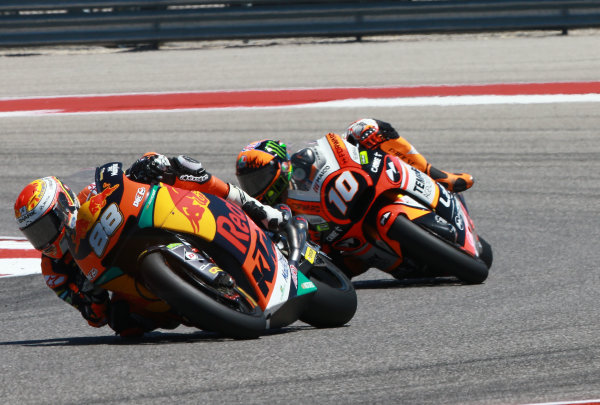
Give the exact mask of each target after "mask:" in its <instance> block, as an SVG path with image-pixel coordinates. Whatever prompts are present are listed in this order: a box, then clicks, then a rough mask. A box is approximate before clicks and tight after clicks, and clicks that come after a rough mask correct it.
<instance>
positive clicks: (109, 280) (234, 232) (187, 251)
mask: <svg viewBox="0 0 600 405" xmlns="http://www.w3.org/2000/svg"><path fill="white" fill-rule="evenodd" d="M95 184H96V189H97V194H96V195H94V196H92V197H91V198H90V199H89V200H88V201H87V202H85V203H84V204H82V206H81V207H80V209H79V211H78V215H77V221H76V225H75V232H74V236H73V238H71V241H70V243H71V244H72V246H71V247H72V248H71V251H72V252H74V255H73V256H74V258H75V260H76V262H77V263H78V265H79V266H80V268H81V270H82V272H83V273H84V274H85V276H86V277H87V278H88V279H89V280H90V281H91V282H92V283H94V284H95V285H98V286H100V287H102V288H104V289H106V290H109V291H111V292H112V294H113V299H114V297H117V296H118V297H119V299H121V300H123V299H124V300H126V301H127V302H128V303H129V306H130V307H131V308H134V309H135V311H136V313H139V314H143V315H144V316H146V317H149V318H151V319H154V320H157V321H158V322H159V324H163V325H168V324H170V323H173V321H175V322H176V324H177V322H179V323H183V324H185V325H188V326H195V327H198V328H200V329H204V330H208V331H217V332H221V333H222V334H224V335H226V336H230V337H234V338H254V337H257V336H259V335H260V334H262V333H263V332H264V331H265V330H267V329H269V328H280V327H283V326H286V325H289V324H291V323H293V322H295V321H297V320H301V321H303V322H306V323H308V324H310V325H313V326H316V327H337V326H341V325H344V324H346V323H347V322H348V321H349V320H350V319H351V318H352V317H353V315H354V313H355V311H356V306H357V298H356V292H355V290H354V288H353V286H352V284H351V282H350V281H349V279H348V278H347V277H346V276H345V275H344V274H343V272H341V270H339V269H338V268H336V267H335V265H333V263H332V262H331V260H330V259H329V257H328V256H327V255H325V254H324V253H323V252H322V251H321V249H320V248H319V246H318V245H316V244H314V243H311V242H310V241H309V240H307V236H306V235H307V228H308V224H307V223H306V220H304V219H303V218H300V217H296V218H293V220H292V221H290V224H289V225H288V226H287V228H286V229H285V231H283V232H281V233H267V232H265V231H263V229H262V228H260V227H259V226H257V225H256V224H255V223H254V222H253V221H252V220H251V219H249V218H248V217H247V216H246V214H245V213H244V212H243V211H242V210H241V208H239V207H238V206H236V205H235V204H232V203H230V202H228V201H226V200H223V199H221V198H219V197H217V196H214V195H211V194H207V193H201V192H198V191H188V190H182V189H178V188H175V187H171V186H168V185H165V184H162V183H160V184H155V185H147V184H141V183H137V182H134V181H132V180H129V179H128V178H127V176H125V174H124V172H123V170H122V166H121V164H120V163H118V162H115V163H109V164H106V165H104V166H101V167H99V168H97V169H96V172H95Z"/></svg>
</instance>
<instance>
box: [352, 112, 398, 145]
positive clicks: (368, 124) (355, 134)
mask: <svg viewBox="0 0 600 405" xmlns="http://www.w3.org/2000/svg"><path fill="white" fill-rule="evenodd" d="M399 137H400V135H398V132H397V131H396V130H395V129H394V127H392V125H391V124H389V123H387V122H385V121H380V120H375V119H371V118H363V119H361V120H358V121H356V122H353V123H352V124H350V126H349V127H348V129H347V130H346V133H345V138H346V139H347V140H348V142H350V143H352V144H354V145H356V144H357V143H358V144H360V145H362V146H364V147H365V148H367V149H376V148H377V147H378V146H379V145H381V144H382V143H383V142H385V141H389V140H390V139H398V138H399Z"/></svg>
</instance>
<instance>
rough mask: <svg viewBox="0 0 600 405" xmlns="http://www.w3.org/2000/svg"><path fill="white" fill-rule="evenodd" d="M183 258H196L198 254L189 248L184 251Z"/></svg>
mask: <svg viewBox="0 0 600 405" xmlns="http://www.w3.org/2000/svg"><path fill="white" fill-rule="evenodd" d="M183 255H184V257H185V260H198V255H197V254H196V253H194V252H192V251H190V250H186V251H185V252H184V254H183Z"/></svg>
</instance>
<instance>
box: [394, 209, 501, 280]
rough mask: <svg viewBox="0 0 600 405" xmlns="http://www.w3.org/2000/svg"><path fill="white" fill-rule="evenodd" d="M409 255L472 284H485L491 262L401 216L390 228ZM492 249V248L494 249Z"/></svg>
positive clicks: (430, 266)
mask: <svg viewBox="0 0 600 405" xmlns="http://www.w3.org/2000/svg"><path fill="white" fill-rule="evenodd" d="M389 236H390V237H391V238H393V239H395V240H397V241H398V242H400V246H401V249H402V253H403V255H404V256H406V257H410V258H413V259H415V260H416V261H417V262H419V263H423V264H426V265H427V266H428V268H429V269H430V270H434V271H441V272H444V273H450V274H452V275H454V276H455V277H457V278H458V279H459V280H461V281H463V282H465V283H469V284H479V283H483V282H484V281H485V279H486V278H487V276H488V266H487V264H486V263H485V262H484V261H483V260H481V259H479V258H476V257H473V256H470V255H469V254H467V253H465V252H463V251H461V250H460V249H459V248H458V247H456V246H453V245H452V244H450V243H449V242H447V241H445V240H443V239H442V238H440V237H438V236H436V235H435V234H433V233H431V232H429V231H427V230H425V229H423V228H421V227H420V226H418V225H416V224H414V223H412V222H411V221H410V220H409V219H408V218H406V217H404V216H401V215H399V216H398V217H397V218H396V220H395V221H394V223H393V224H392V226H391V228H390V230H389ZM490 252H491V248H490Z"/></svg>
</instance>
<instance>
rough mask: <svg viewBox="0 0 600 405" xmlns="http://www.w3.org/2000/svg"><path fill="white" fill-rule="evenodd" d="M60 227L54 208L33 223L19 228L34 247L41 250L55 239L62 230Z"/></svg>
mask: <svg viewBox="0 0 600 405" xmlns="http://www.w3.org/2000/svg"><path fill="white" fill-rule="evenodd" d="M62 227H63V225H62V222H61V221H60V220H59V219H58V216H57V215H56V213H55V212H54V210H51V211H50V212H48V213H47V214H46V215H44V216H42V217H41V218H40V219H38V220H37V221H35V222H34V223H33V224H31V225H29V226H28V227H26V228H23V229H21V231H22V232H23V234H24V235H25V237H26V238H27V239H28V240H29V242H31V244H32V245H33V247H34V248H35V249H37V250H43V249H44V248H46V247H47V246H48V245H49V244H51V243H52V242H54V241H55V240H56V238H57V237H58V235H60V232H61V231H62Z"/></svg>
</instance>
